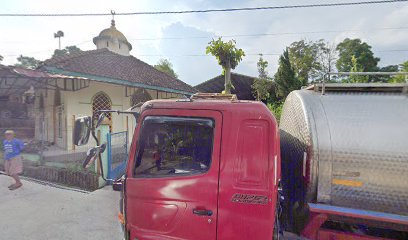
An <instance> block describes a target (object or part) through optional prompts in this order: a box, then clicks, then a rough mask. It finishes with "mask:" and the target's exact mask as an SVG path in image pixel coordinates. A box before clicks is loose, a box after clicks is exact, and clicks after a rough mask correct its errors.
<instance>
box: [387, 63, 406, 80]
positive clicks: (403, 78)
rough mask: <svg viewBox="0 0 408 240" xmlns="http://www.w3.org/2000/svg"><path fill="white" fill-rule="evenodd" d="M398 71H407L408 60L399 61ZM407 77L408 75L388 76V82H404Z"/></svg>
mask: <svg viewBox="0 0 408 240" xmlns="http://www.w3.org/2000/svg"><path fill="white" fill-rule="evenodd" d="M399 68H400V72H408V61H405V62H404V63H401V64H400V65H399ZM407 79H408V76H404V75H398V76H394V77H392V78H390V79H389V80H388V82H390V83H405V82H406V81H407Z"/></svg>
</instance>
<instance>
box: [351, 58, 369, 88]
mask: <svg viewBox="0 0 408 240" xmlns="http://www.w3.org/2000/svg"><path fill="white" fill-rule="evenodd" d="M351 64H352V67H351V70H350V72H363V67H362V66H360V64H358V62H357V58H356V57H355V56H354V55H353V56H351ZM350 82H352V83H367V82H368V76H361V75H351V76H350Z"/></svg>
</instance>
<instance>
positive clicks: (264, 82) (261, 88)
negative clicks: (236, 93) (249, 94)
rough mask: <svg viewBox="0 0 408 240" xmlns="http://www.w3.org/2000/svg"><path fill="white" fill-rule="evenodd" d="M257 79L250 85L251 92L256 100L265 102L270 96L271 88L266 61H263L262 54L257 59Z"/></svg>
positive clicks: (271, 83)
mask: <svg viewBox="0 0 408 240" xmlns="http://www.w3.org/2000/svg"><path fill="white" fill-rule="evenodd" d="M257 67H258V74H259V75H258V78H256V79H255V81H254V83H253V84H252V91H253V94H254V96H255V98H256V100H258V101H261V100H266V99H268V98H269V97H270V95H271V89H272V86H273V82H272V81H271V80H272V79H271V78H270V77H269V76H268V71H267V70H266V68H267V67H268V61H266V60H264V59H263V57H262V54H261V55H260V57H259V60H258V63H257Z"/></svg>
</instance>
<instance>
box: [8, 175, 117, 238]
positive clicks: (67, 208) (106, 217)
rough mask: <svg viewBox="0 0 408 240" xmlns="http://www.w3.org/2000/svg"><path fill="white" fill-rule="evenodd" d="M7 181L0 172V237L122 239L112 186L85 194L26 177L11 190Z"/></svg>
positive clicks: (9, 181)
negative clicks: (21, 184) (15, 188)
mask: <svg viewBox="0 0 408 240" xmlns="http://www.w3.org/2000/svg"><path fill="white" fill-rule="evenodd" d="M10 184H11V179H10V178H9V177H7V176H5V175H0V239H4V240H8V239H10V240H13V239H19V240H26V239H27V240H37V239H38V240H44V239H61V240H68V239H90V240H92V239H98V240H101V239H109V240H115V239H118V240H119V239H122V238H121V237H122V236H123V235H122V232H121V229H120V225H119V222H118V220H117V213H118V203H119V192H114V191H112V190H111V189H112V188H111V187H105V188H103V189H100V190H97V191H95V192H92V193H89V194H87V193H82V192H76V191H71V190H66V189H59V188H55V187H50V186H44V185H41V184H38V183H34V182H30V181H25V180H23V184H24V185H23V187H22V188H20V189H17V190H15V191H10V190H8V188H7V187H8V186H9V185H10Z"/></svg>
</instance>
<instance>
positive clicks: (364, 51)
mask: <svg viewBox="0 0 408 240" xmlns="http://www.w3.org/2000/svg"><path fill="white" fill-rule="evenodd" d="M336 49H337V51H339V59H338V60H337V62H336V67H337V69H338V70H339V71H340V72H350V71H351V70H352V68H353V62H352V58H353V56H354V57H355V59H356V65H357V66H359V67H360V70H361V71H363V72H375V71H377V70H378V67H377V64H378V62H379V61H380V59H379V58H376V57H374V53H373V52H372V51H371V46H370V45H368V44H367V43H365V42H362V41H361V39H358V38H357V39H349V38H346V39H344V40H343V42H341V43H339V44H338V45H337V47H336Z"/></svg>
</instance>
